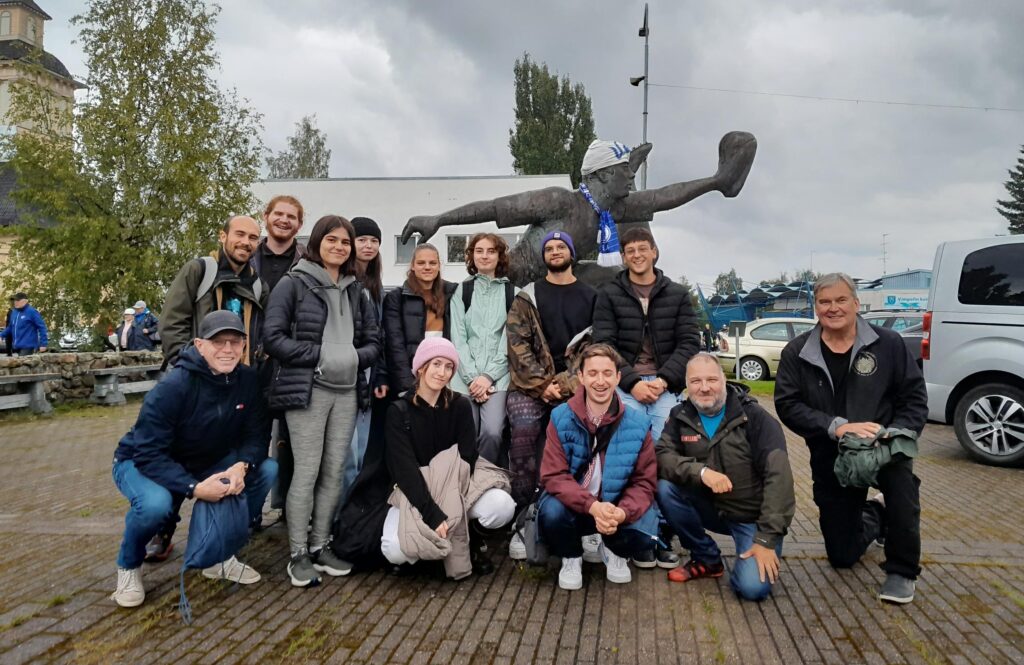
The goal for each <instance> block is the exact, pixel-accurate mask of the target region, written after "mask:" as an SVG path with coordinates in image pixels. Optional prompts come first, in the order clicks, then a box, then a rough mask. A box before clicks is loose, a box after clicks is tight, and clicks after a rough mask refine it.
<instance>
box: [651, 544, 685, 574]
mask: <svg viewBox="0 0 1024 665" xmlns="http://www.w3.org/2000/svg"><path fill="white" fill-rule="evenodd" d="M654 556H655V558H657V560H658V568H665V569H666V570H671V569H673V568H675V567H676V566H678V565H679V555H678V554H676V553H675V552H673V551H672V550H669V549H663V548H661V547H659V548H658V549H657V550H655V552H654Z"/></svg>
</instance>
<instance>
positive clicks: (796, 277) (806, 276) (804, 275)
mask: <svg viewBox="0 0 1024 665" xmlns="http://www.w3.org/2000/svg"><path fill="white" fill-rule="evenodd" d="M819 277H821V273H820V272H814V271H813V270H811V269H810V268H804V269H803V270H794V271H793V281H794V282H810V283H811V284H814V282H816V281H817V279H818V278H819Z"/></svg>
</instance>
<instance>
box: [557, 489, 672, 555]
mask: <svg viewBox="0 0 1024 665" xmlns="http://www.w3.org/2000/svg"><path fill="white" fill-rule="evenodd" d="M537 527H538V530H539V531H540V539H541V540H542V541H543V542H544V544H545V545H547V548H548V552H550V553H551V554H552V556H557V557H561V558H563V559H575V558H578V557H581V556H583V544H582V543H581V542H580V539H581V538H582V537H583V536H589V535H591V534H594V533H597V525H596V524H595V523H594V518H593V517H592V516H590V515H584V514H583V513H575V512H573V511H571V510H569V509H568V508H566V507H565V504H563V503H562V502H561V501H559V500H558V499H557V498H555V497H553V496H551V495H550V494H546V495H544V496H543V497H542V499H541V501H540V505H539V506H538V513H537ZM601 540H603V541H604V546H605V547H607V548H608V549H610V550H611V551H612V552H614V553H615V554H617V555H619V556H621V557H623V558H626V559H628V558H630V557H632V556H634V555H637V554H640V553H641V552H646V551H650V550H651V549H653V547H654V543H653V541H652V540H651V537H650V536H648V535H646V534H643V533H640V532H639V531H637V530H635V529H619V530H618V531H616V532H615V533H613V534H612V535H610V536H605V535H603V534H602V535H601Z"/></svg>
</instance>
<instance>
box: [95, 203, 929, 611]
mask: <svg viewBox="0 0 1024 665" xmlns="http://www.w3.org/2000/svg"><path fill="white" fill-rule="evenodd" d="M263 222H264V229H265V231H266V236H265V237H262V238H261V228H260V224H259V223H258V222H257V221H256V220H255V219H253V218H251V217H245V216H238V217H233V218H231V219H230V220H228V221H227V222H226V223H225V225H224V227H223V229H222V230H221V232H220V234H219V241H220V244H219V247H218V249H217V250H216V251H215V252H213V253H212V254H211V255H210V256H208V257H203V258H200V259H197V260H194V261H191V262H189V263H188V264H186V265H185V266H184V267H183V268H182V269H181V271H180V272H179V273H178V275H177V277H176V278H175V279H174V281H173V283H172V284H171V286H170V288H169V290H168V293H167V295H166V299H165V303H164V308H163V310H162V312H161V318H160V322H159V331H158V332H159V336H160V342H161V344H162V347H163V351H164V354H165V357H166V358H167V359H168V362H169V363H170V365H171V366H172V367H173V369H172V370H171V371H170V372H169V374H168V376H167V377H166V378H165V379H164V380H162V381H161V382H160V383H159V384H158V385H157V386H156V387H155V388H154V389H153V390H152V391H151V392H150V393H149V394H148V395H147V397H146V400H145V402H144V405H143V407H142V410H141V412H140V414H139V417H138V421H137V422H136V424H135V426H134V427H133V428H132V430H131V431H130V432H128V433H127V434H126V435H125V436H124V437H123V438H122V440H121V442H120V444H119V445H118V448H117V452H116V453H115V457H114V467H113V476H114V480H115V483H116V484H117V486H118V488H119V490H120V491H121V492H122V494H124V495H125V496H126V497H127V498H128V499H129V500H130V502H131V506H130V508H129V511H128V515H127V517H126V526H125V534H124V538H123V542H122V546H121V551H120V554H119V557H118V584H117V590H116V592H115V593H114V596H113V598H114V600H115V601H116V602H117V603H118V604H120V605H122V606H126V607H131V606H136V605H139V604H141V603H142V602H143V599H144V597H145V592H144V588H143V583H142V577H141V570H142V563H143V561H146V560H149V561H158V560H162V559H164V558H166V557H167V556H168V555H169V553H170V551H171V549H172V547H173V544H172V536H173V533H174V526H175V524H176V522H177V521H178V512H179V509H180V507H181V504H182V502H183V501H184V500H185V499H192V498H194V499H202V500H206V501H217V500H219V499H220V498H222V497H224V496H228V495H235V494H241V495H243V496H245V498H246V499H247V505H248V506H249V509H250V517H251V519H252V524H253V527H254V528H257V529H258V528H259V526H260V522H261V518H262V512H261V511H262V507H263V504H264V501H265V499H266V497H267V495H268V493H269V492H270V491H271V488H272V487H273V486H275V483H276V486H277V487H278V493H279V495H280V499H281V500H282V501H283V507H284V514H285V516H286V521H287V528H288V544H289V549H290V557H289V562H288V564H287V574H288V576H289V579H290V582H291V584H292V585H294V586H296V587H308V586H312V585H316V584H318V583H320V582H321V581H322V579H323V576H325V575H326V576H339V575H346V574H349V573H350V572H351V571H352V570H353V569H359V570H365V569H373V568H376V567H384V566H391V567H395V568H396V569H399V570H401V569H402V568H403V567H405V566H408V565H409V564H414V563H416V562H418V561H424V560H439V561H443V563H444V569H445V573H446V574H447V575H448V576H449V577H451V578H453V579H460V578H462V577H465V576H467V575H470V574H473V573H477V574H486V573H488V572H490V571H491V570H492V569H493V562H492V560H491V559H492V557H491V553H490V552H488V550H487V548H486V542H485V537H486V535H487V534H488V532H492V531H493V530H498V529H505V530H506V531H505V533H510V534H511V539H510V543H509V550H508V553H509V556H510V557H511V558H512V559H520V560H521V559H525V558H527V553H528V551H529V550H530V549H532V547H533V546H534V545H536V544H542V545H543V546H545V547H546V548H547V551H548V552H549V553H550V554H551V555H553V556H556V557H560V558H561V569H560V570H559V573H558V584H559V586H560V587H561V588H564V589H579V588H581V587H582V585H583V565H582V564H583V562H601V563H603V564H604V567H605V573H606V577H607V579H608V580H609V581H611V582H614V583H626V582H629V581H630V580H631V579H632V573H631V565H632V566H633V567H637V568H653V567H662V568H665V569H668V571H669V572H668V579H669V580H671V581H674V582H689V581H692V580H696V579H699V578H704V577H709V578H717V577H721V576H722V575H724V573H725V568H726V567H725V563H724V561H723V557H722V552H721V551H720V549H719V547H718V545H717V544H716V541H715V540H714V538H713V537H712V536H711V535H710V534H711V533H721V534H725V535H727V536H731V537H732V538H733V540H734V542H735V545H736V554H737V557H736V559H735V561H734V562H733V563H732V565H731V571H730V582H731V585H732V587H733V589H734V590H735V591H736V592H737V593H738V594H739V595H740V596H741V597H743V598H746V599H754V600H757V599H762V598H764V597H766V596H767V595H768V594H769V593H770V591H771V588H772V584H773V583H775V582H776V581H777V580H778V578H779V575H780V570H781V555H782V546H783V541H784V538H785V535H786V533H787V530H788V527H789V525H790V523H791V521H792V519H793V516H794V513H795V499H794V490H793V478H792V473H791V469H790V462H789V459H788V457H787V453H786V442H785V438H784V436H783V432H782V427H781V426H780V424H779V422H778V421H776V420H775V418H774V417H773V416H772V415H771V414H770V413H769V412H767V411H766V410H765V409H763V408H762V407H761V406H760V405H759V404H758V402H757V401H756V400H755V399H754V398H752V397H751V396H750V395H749V394H748V391H747V390H746V389H745V388H744V387H743V386H741V385H738V384H732V383H729V382H727V381H726V378H725V376H724V374H723V372H722V370H721V367H720V365H719V364H718V362H717V358H716V357H715V356H714V355H712V354H709V353H707V352H706V351H701V345H702V339H701V330H700V328H699V327H698V324H697V318H696V315H695V312H694V310H693V306H692V304H691V299H690V295H689V293H688V291H687V290H686V289H685V288H684V287H682V286H681V285H679V284H677V283H675V282H673V281H672V280H670V279H669V278H668V277H666V276H665V275H664V274H663V273H662V272H661V271H660V270H659V269H658V268H656V267H655V264H656V262H657V259H658V255H659V248H658V246H657V244H656V243H655V240H654V237H653V235H652V234H651V233H650V231H648V230H647V229H646V228H640V227H638V228H631V229H629V230H627V231H626V232H625V233H623V235H622V236H621V239H620V243H621V255H622V261H623V264H624V268H623V269H622V270H621V272H619V274H618V275H617V276H616V277H615V278H614V279H613V280H612V281H610V282H608V283H606V284H603V285H602V286H601V287H600V288H597V289H595V288H593V287H591V286H589V285H587V284H585V283H583V282H582V281H580V280H579V279H577V278H576V277H575V275H574V265H575V264H576V259H577V257H576V253H575V247H574V242H573V238H572V237H571V236H570V235H569V234H568V233H566V232H565V231H563V230H552V231H550V232H548V233H547V234H546V235H545V236H544V237H543V239H542V241H541V243H540V248H539V249H540V252H541V254H542V256H543V260H544V265H545V268H546V274H545V275H544V276H543V277H541V278H540V279H538V280H536V281H534V282H532V283H530V284H527V285H526V286H525V287H524V288H521V289H519V288H515V287H514V286H513V285H512V284H511V283H510V281H509V248H508V246H507V245H506V243H505V241H504V240H503V239H502V238H501V237H500V236H498V235H496V234H491V233H480V234H476V235H474V236H473V237H472V238H471V239H470V241H469V243H468V245H467V248H466V268H467V272H468V273H469V275H470V277H469V278H468V279H467V280H465V281H463V282H460V283H451V282H448V281H446V280H445V279H444V278H443V277H442V275H441V259H440V253H439V252H438V250H437V249H436V248H435V247H434V246H433V245H430V244H428V243H422V244H419V245H417V246H416V248H415V250H414V253H413V256H412V259H411V262H410V267H409V271H408V274H407V278H406V280H405V282H404V283H403V284H402V285H401V286H400V287H398V288H394V289H392V290H390V291H388V292H387V293H385V289H384V286H383V284H382V282H381V255H380V241H381V230H380V228H379V226H378V225H377V224H376V223H375V222H374V221H373V220H371V219H368V218H361V217H356V218H354V219H352V220H351V221H349V220H347V219H345V218H343V217H340V216H336V215H328V216H325V217H322V218H321V219H319V220H318V221H317V222H316V223H315V224H314V225H313V228H312V229H311V232H310V234H309V238H308V241H307V243H306V244H305V246H303V245H302V244H300V243H298V242H296V235H297V233H298V231H299V229H300V228H301V226H302V225H303V209H302V206H301V204H300V203H299V201H298V200H296V199H295V198H293V197H290V196H278V197H275V198H274V199H273V200H271V201H270V203H269V204H268V205H267V207H266V209H265V211H264V214H263ZM815 307H816V313H817V316H818V325H816V326H815V327H814V328H813V329H812V330H811V331H810V332H809V333H806V334H804V335H801V336H800V337H798V338H796V339H794V340H793V341H792V342H790V344H789V345H788V346H787V348H786V350H785V352H784V354H783V358H782V364H781V366H780V369H779V372H778V376H777V389H776V407H777V412H778V414H779V417H780V418H781V420H782V422H783V423H785V424H786V425H787V426H789V427H790V428H791V429H792V430H793V431H795V432H796V433H797V434H799V435H801V436H803V437H804V438H805V439H806V441H807V445H808V446H809V448H810V451H811V471H812V478H813V482H814V501H815V503H816V504H817V505H818V507H819V510H820V524H821V529H822V533H823V535H824V538H825V546H826V552H827V554H828V557H829V561H830V562H831V563H832V565H833V566H836V567H848V566H851V565H853V564H854V563H855V562H856V561H858V560H859V559H860V557H861V555H862V554H863V553H864V551H865V549H866V548H867V546H868V545H869V544H870V543H871V542H873V541H875V540H883V539H884V544H885V552H886V562H885V564H884V568H885V570H886V572H887V573H888V575H887V577H886V581H885V584H883V586H882V589H881V591H880V594H879V595H880V597H881V598H882V599H883V600H888V601H892V602H909V601H910V600H912V599H913V595H914V580H915V579H916V578H917V576H918V574H919V572H920V567H919V559H920V534H919V527H918V522H919V510H920V508H919V502H918V485H919V481H918V480H917V478H916V477H915V476H914V475H913V463H912V460H911V459H909V458H902V457H901V458H899V459H896V458H895V457H894V461H893V462H892V463H890V464H888V465H886V466H885V467H883V469H882V470H881V471H880V472H879V473H878V482H877V487H879V488H880V489H881V490H882V492H881V493H879V494H876V495H874V496H873V497H871V498H870V499H868V498H867V489H866V488H858V487H845V486H843V485H841V484H840V483H839V481H838V480H837V478H836V474H835V473H834V471H833V465H834V463H835V461H836V456H837V442H839V441H841V440H843V439H844V436H847V435H849V436H857V437H877V436H879V435H880V431H881V430H883V428H904V429H906V430H909V431H912V432H920V430H921V429H922V427H923V425H924V419H925V415H926V409H925V394H924V383H923V379H922V378H921V375H920V371H919V370H918V368H917V365H916V363H914V362H913V361H912V360H911V359H909V356H908V355H907V352H906V349H905V347H904V346H903V343H902V340H900V338H899V337H898V336H896V335H895V334H894V333H891V332H890V331H887V330H883V329H879V328H875V327H873V326H870V325H869V324H867V323H866V322H865V321H863V320H862V319H861V318H860V317H859V316H858V314H857V312H858V310H859V301H858V300H857V295H856V287H855V285H854V283H853V281H852V280H850V278H848V277H847V276H845V275H843V274H840V273H834V274H831V275H826V276H825V277H823V278H821V279H820V280H819V281H818V283H817V284H816V285H815ZM126 321H127V312H126ZM705 348H706V347H705ZM272 422H273V423H274V424H273V425H272V424H271V423H272ZM272 433H273V434H272ZM530 506H533V507H534V508H535V510H533V511H529V510H527V508H528V507H530ZM531 512H532V513H533V515H534V516H535V521H536V529H535V531H529V530H528V529H524V528H523V523H524V519H523V516H524V515H529V514H530V513H531ZM517 516H519V517H520V519H516V517H517ZM527 533H533V534H534V535H533V536H532V537H534V538H535V541H534V542H530V541H529V540H528V538H529V536H524V534H527ZM674 537H677V538H678V539H679V542H680V545H681V546H682V548H683V549H685V550H687V551H688V552H689V559H688V560H687V561H686V562H684V563H680V560H679V557H678V556H677V555H676V553H675V551H674V548H673V547H672V540H673V538H674ZM204 574H205V575H207V576H208V577H215V578H216V577H223V578H228V579H233V580H238V581H239V582H242V583H253V582H256V581H258V580H259V579H260V575H259V573H258V572H256V571H255V570H254V569H253V568H252V567H250V566H248V565H246V564H244V563H242V562H240V561H238V560H237V559H235V558H234V557H232V558H231V559H229V560H228V561H226V562H224V563H223V564H219V565H217V566H214V567H212V568H209V569H206V570H205V571H204Z"/></svg>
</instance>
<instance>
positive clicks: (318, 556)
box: [310, 547, 352, 577]
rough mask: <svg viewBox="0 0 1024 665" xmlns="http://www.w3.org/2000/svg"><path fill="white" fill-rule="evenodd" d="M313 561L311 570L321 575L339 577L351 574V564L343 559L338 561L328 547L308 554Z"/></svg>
mask: <svg viewBox="0 0 1024 665" xmlns="http://www.w3.org/2000/svg"><path fill="white" fill-rule="evenodd" d="M310 558H311V559H312V560H313V568H314V569H316V570H317V571H319V572H321V573H327V574H328V575H330V576H331V577H341V576H343V575H348V574H349V573H351V572H352V564H350V563H349V562H348V561H345V560H344V559H339V558H338V557H337V556H336V555H335V554H334V552H332V551H331V548H330V547H325V548H323V549H320V550H317V551H316V552H311V553H310Z"/></svg>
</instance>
